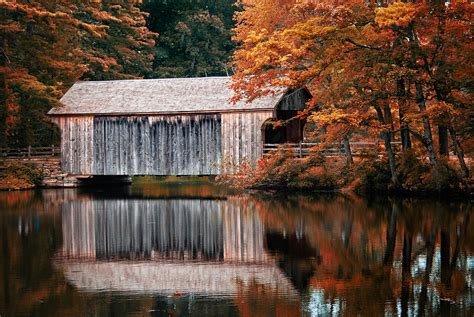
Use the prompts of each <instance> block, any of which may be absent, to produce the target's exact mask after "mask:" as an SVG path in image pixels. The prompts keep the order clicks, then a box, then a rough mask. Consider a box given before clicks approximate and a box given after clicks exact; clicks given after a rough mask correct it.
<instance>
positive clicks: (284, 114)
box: [262, 88, 311, 144]
mask: <svg viewBox="0 0 474 317" xmlns="http://www.w3.org/2000/svg"><path fill="white" fill-rule="evenodd" d="M310 98H311V94H310V93H309V91H308V90H307V89H306V88H303V89H296V90H290V91H288V93H287V95H285V96H284V97H283V98H282V99H281V100H280V102H279V103H278V106H277V107H276V109H275V114H274V118H271V119H268V120H267V121H265V123H264V124H263V127H262V130H263V131H262V135H263V137H264V140H263V143H264V144H283V143H298V142H301V141H302V140H303V129H304V125H305V123H306V120H304V119H301V118H298V117H297V115H298V112H299V111H301V110H303V109H304V108H305V107H306V102H307V101H308V100H309V99H310ZM277 122H278V124H276V123H277Z"/></svg>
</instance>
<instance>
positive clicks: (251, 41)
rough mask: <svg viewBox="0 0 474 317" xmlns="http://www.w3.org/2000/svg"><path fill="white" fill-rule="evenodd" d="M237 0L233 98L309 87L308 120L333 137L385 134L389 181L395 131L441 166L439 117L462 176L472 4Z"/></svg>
mask: <svg viewBox="0 0 474 317" xmlns="http://www.w3.org/2000/svg"><path fill="white" fill-rule="evenodd" d="M243 7H244V11H243V12H242V13H239V14H238V15H237V21H238V25H237V27H236V30H235V31H236V36H235V40H237V41H239V43H240V46H239V48H238V50H237V51H236V52H235V54H234V56H233V58H234V65H235V67H236V69H237V73H236V75H235V76H234V84H233V88H234V89H235V91H236V92H237V96H236V98H235V99H239V98H245V99H254V98H256V97H258V96H261V95H264V94H269V93H272V88H271V87H281V86H283V87H301V86H307V87H308V88H309V89H310V90H311V92H312V94H313V96H314V98H313V100H312V101H311V102H310V104H309V107H310V108H311V107H314V105H319V106H318V109H317V111H315V112H313V114H311V115H310V117H309V119H310V120H313V121H316V122H320V123H323V124H325V125H337V126H339V129H332V131H338V132H337V133H338V134H339V136H338V137H344V136H345V135H347V133H345V134H344V133H340V131H341V130H343V131H347V132H348V131H366V132H368V133H369V134H371V135H379V136H380V137H381V138H382V139H383V141H384V144H385V149H386V154H387V157H388V161H389V166H390V170H391V174H392V182H393V184H394V185H395V186H398V184H399V183H400V180H399V179H398V178H399V176H398V172H397V161H396V155H395V153H394V149H393V148H392V144H391V142H392V141H394V140H396V139H399V138H401V139H402V141H403V142H402V143H403V148H404V149H405V150H410V148H411V137H414V138H415V139H416V140H417V141H419V144H420V145H421V146H422V147H423V148H424V149H425V151H426V154H427V156H428V158H429V160H430V163H431V165H432V166H433V168H437V164H438V155H437V153H436V151H435V144H434V138H433V132H432V129H433V125H436V124H437V125H439V126H440V127H441V128H440V131H443V127H445V128H446V129H447V130H449V131H450V132H451V131H452V133H450V134H451V136H452V140H453V145H454V146H453V148H454V150H455V151H456V153H457V154H458V157H459V160H460V164H461V168H462V170H463V173H464V176H467V175H468V170H467V167H466V165H465V163H464V160H463V152H462V149H461V145H460V141H459V139H458V138H457V133H456V131H458V130H459V129H460V125H462V124H463V122H464V123H465V121H464V120H459V119H460V118H462V117H463V116H464V117H465V116H466V115H467V114H468V113H469V110H468V109H470V107H469V105H470V104H472V103H470V102H469V100H470V97H471V92H470V89H469V86H470V78H469V74H472V66H471V65H470V63H469V58H471V57H472V53H471V52H472V49H470V45H472V44H471V42H470V41H469V39H470V38H472V34H471V28H470V22H469V21H470V15H471V14H472V13H471V11H472V5H471V4H468V3H462V2H451V3H450V4H449V5H446V6H444V5H443V6H440V5H438V4H436V3H425V2H421V1H420V2H416V1H415V2H410V3H401V2H395V3H393V4H389V5H386V6H381V5H380V4H379V3H371V2H367V1H358V0H353V1H346V2H344V3H341V2H339V1H325V2H319V1H305V2H300V1H290V0H288V1H283V0H252V1H250V0H248V1H243ZM276 17H278V21H275V18H276ZM397 117H398V120H395V119H394V118H397ZM459 123H461V124H459ZM344 126H345V128H344ZM327 131H329V132H330V131H331V129H329V130H327ZM332 137H333V138H334V135H333V136H332ZM442 142H445V141H443V140H442ZM441 152H443V151H441Z"/></svg>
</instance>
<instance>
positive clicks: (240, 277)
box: [57, 199, 298, 297]
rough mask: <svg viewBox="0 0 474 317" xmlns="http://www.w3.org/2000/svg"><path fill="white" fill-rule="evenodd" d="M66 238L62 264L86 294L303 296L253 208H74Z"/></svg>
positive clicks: (228, 204)
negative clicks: (262, 289) (268, 244)
mask: <svg viewBox="0 0 474 317" xmlns="http://www.w3.org/2000/svg"><path fill="white" fill-rule="evenodd" d="M62 232H63V247H62V249H61V250H60V252H59V254H58V258H59V260H58V262H57V263H58V266H60V267H61V268H62V269H63V270H64V273H65V276H66V277H67V279H68V280H69V281H70V282H72V283H73V284H74V285H75V286H76V287H78V288H79V289H83V290H87V291H97V290H113V291H127V292H144V293H174V292H175V291H179V292H186V293H189V292H193V293H205V294H206V295H208V296H209V295H212V294H216V295H219V296H222V295H225V294H228V295H232V294H236V293H237V292H238V287H241V286H242V285H246V284H250V283H253V282H255V281H258V282H260V283H261V284H263V285H266V287H268V288H269V290H270V289H271V291H273V292H275V293H278V294H281V295H284V296H290V297H292V296H297V294H298V293H297V291H296V289H295V288H294V286H293V285H292V284H291V282H290V280H289V279H288V278H287V277H286V276H285V274H284V272H282V270H281V269H280V268H279V267H278V266H277V265H276V264H275V263H276V262H275V261H274V260H273V259H272V257H271V256H270V255H269V254H268V253H267V252H266V250H265V246H264V239H265V230H264V226H263V224H262V222H261V221H260V218H259V216H258V214H257V213H256V211H255V206H253V205H252V204H251V202H243V201H241V200H212V199H207V200H204V199H199V200H198V199H166V200H165V199H102V200H95V201H91V200H87V199H85V200H77V201H69V202H65V203H64V205H63V206H62ZM88 260H94V261H88ZM130 260H133V261H130ZM150 260H153V261H150Z"/></svg>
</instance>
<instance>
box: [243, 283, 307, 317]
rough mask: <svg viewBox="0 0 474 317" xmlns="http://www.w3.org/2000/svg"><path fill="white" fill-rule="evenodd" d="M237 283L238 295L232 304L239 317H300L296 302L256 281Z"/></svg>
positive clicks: (298, 305)
mask: <svg viewBox="0 0 474 317" xmlns="http://www.w3.org/2000/svg"><path fill="white" fill-rule="evenodd" d="M237 283H238V293H237V294H236V296H235V297H234V302H235V305H236V306H237V308H238V311H239V314H240V316H242V317H246V316H301V305H300V302H299V301H298V300H295V299H294V298H293V299H292V298H289V297H286V296H282V295H279V294H275V291H274V290H272V289H269V288H267V287H266V286H265V285H263V284H260V283H258V281H254V282H253V283H250V284H247V285H245V284H243V283H241V282H239V281H237Z"/></svg>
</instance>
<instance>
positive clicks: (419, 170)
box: [217, 152, 472, 195]
mask: <svg viewBox="0 0 474 317" xmlns="http://www.w3.org/2000/svg"><path fill="white" fill-rule="evenodd" d="M397 161H398V162H399V164H398V166H397V171H398V178H399V180H400V186H399V187H395V186H394V184H393V183H392V179H391V174H390V170H389V167H388V163H387V161H386V160H385V159H384V158H380V157H378V156H366V157H364V158H361V159H358V160H355V162H354V163H353V164H352V165H351V166H347V165H346V160H345V159H344V158H338V157H331V158H324V157H322V156H319V155H314V156H310V157H306V158H293V157H291V156H288V155H287V154H285V153H284V152H279V153H277V154H275V155H273V156H271V157H265V158H262V159H260V160H259V161H258V163H257V166H256V167H255V168H252V167H251V166H249V165H247V164H245V165H243V166H241V169H240V172H239V173H238V174H234V175H222V176H219V177H218V178H217V181H218V182H220V183H222V184H226V185H229V186H231V187H234V188H246V189H264V190H266V189H268V190H289V191H355V192H358V193H397V194H406V195H434V194H436V195H437V194H441V193H442V194H443V195H444V194H468V193H469V192H470V191H471V190H472V188H469V184H468V181H467V180H463V179H462V177H461V174H460V171H458V170H457V168H456V167H454V166H453V165H452V164H451V163H449V162H448V161H447V160H439V163H438V167H437V168H432V167H431V166H430V165H429V163H427V162H423V161H421V160H420V159H419V158H418V157H417V156H415V155H414V154H413V153H405V154H403V155H402V156H401V157H400V158H399V159H398V160H397Z"/></svg>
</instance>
